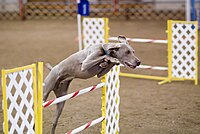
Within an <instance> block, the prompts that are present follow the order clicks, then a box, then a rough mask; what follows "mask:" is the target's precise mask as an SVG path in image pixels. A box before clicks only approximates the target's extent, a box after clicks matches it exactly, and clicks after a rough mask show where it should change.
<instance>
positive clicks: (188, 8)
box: [185, 0, 191, 21]
mask: <svg viewBox="0 0 200 134" xmlns="http://www.w3.org/2000/svg"><path fill="white" fill-rule="evenodd" d="M185 18H186V20H187V21H190V20H191V2H190V0H185Z"/></svg>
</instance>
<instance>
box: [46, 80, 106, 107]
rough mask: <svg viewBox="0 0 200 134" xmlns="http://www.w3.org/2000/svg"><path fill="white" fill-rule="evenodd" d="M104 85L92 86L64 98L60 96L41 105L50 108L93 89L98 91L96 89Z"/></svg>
mask: <svg viewBox="0 0 200 134" xmlns="http://www.w3.org/2000/svg"><path fill="white" fill-rule="evenodd" d="M104 85H105V83H100V84H97V85H94V86H90V87H88V88H85V89H82V90H79V91H77V92H74V93H71V94H68V95H65V96H62V97H59V98H56V99H54V100H50V101H47V102H45V103H43V107H48V106H51V105H53V104H57V103H59V102H62V101H66V100H69V99H71V98H74V97H77V96H79V95H81V94H85V93H88V92H91V91H93V90H95V89H98V88H101V87H103V86H104Z"/></svg>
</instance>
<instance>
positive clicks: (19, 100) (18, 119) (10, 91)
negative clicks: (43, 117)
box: [6, 69, 35, 134]
mask: <svg viewBox="0 0 200 134" xmlns="http://www.w3.org/2000/svg"><path fill="white" fill-rule="evenodd" d="M6 99H7V115H8V132H9V134H33V133H35V132H34V110H33V101H34V98H33V70H32V69H27V70H22V71H20V72H14V73H9V74H7V75H6Z"/></svg>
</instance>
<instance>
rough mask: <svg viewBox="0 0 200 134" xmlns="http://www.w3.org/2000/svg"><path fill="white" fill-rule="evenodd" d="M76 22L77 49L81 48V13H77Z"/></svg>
mask: <svg viewBox="0 0 200 134" xmlns="http://www.w3.org/2000/svg"><path fill="white" fill-rule="evenodd" d="M77 23H78V46H79V51H80V50H82V33H81V15H80V14H78V15H77Z"/></svg>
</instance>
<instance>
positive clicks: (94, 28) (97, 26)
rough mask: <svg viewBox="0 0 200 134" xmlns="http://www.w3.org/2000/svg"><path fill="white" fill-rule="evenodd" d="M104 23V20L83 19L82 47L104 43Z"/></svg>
mask: <svg viewBox="0 0 200 134" xmlns="http://www.w3.org/2000/svg"><path fill="white" fill-rule="evenodd" d="M104 27H105V21H104V18H84V19H83V35H84V37H83V45H84V48H86V47H88V46H89V45H95V44H99V43H104V42H105V28H104Z"/></svg>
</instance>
